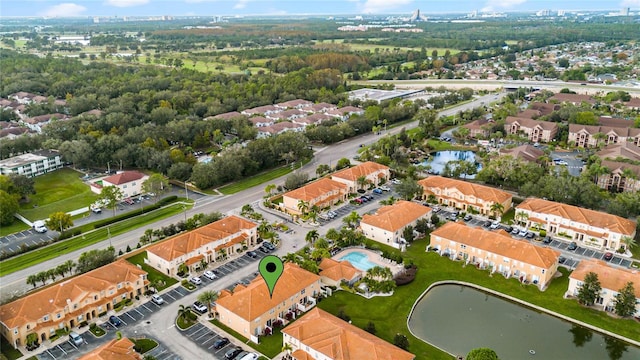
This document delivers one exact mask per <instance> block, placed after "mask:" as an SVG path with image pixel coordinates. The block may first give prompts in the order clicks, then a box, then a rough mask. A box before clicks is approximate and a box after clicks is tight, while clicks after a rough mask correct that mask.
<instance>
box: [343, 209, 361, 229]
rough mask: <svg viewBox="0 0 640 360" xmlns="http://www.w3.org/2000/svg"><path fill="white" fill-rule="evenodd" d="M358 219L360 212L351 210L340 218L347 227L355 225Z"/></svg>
mask: <svg viewBox="0 0 640 360" xmlns="http://www.w3.org/2000/svg"><path fill="white" fill-rule="evenodd" d="M360 219H361V217H360V214H358V213H357V212H356V211H352V212H351V213H350V214H349V215H347V216H345V217H343V218H342V222H343V223H344V224H345V225H347V227H355V226H356V225H357V224H358V222H359V221H360Z"/></svg>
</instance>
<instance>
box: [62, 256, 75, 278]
mask: <svg viewBox="0 0 640 360" xmlns="http://www.w3.org/2000/svg"><path fill="white" fill-rule="evenodd" d="M62 265H63V266H64V270H65V273H69V274H71V273H73V268H75V267H76V263H75V262H74V261H73V260H67V261H65V262H64V263H62ZM63 276H64V274H63Z"/></svg>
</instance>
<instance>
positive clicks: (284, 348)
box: [282, 343, 293, 357]
mask: <svg viewBox="0 0 640 360" xmlns="http://www.w3.org/2000/svg"><path fill="white" fill-rule="evenodd" d="M291 350H293V347H292V346H291V344H289V343H285V344H284V345H282V352H286V353H287V357H291Z"/></svg>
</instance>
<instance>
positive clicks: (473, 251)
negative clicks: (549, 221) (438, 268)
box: [429, 222, 560, 290]
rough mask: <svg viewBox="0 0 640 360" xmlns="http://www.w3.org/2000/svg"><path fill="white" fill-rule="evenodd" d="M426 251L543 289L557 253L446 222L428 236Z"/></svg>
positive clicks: (553, 269)
mask: <svg viewBox="0 0 640 360" xmlns="http://www.w3.org/2000/svg"><path fill="white" fill-rule="evenodd" d="M429 247H430V248H434V249H436V250H437V251H438V253H439V254H440V255H445V256H448V257H449V258H451V259H452V260H461V261H464V262H465V263H467V264H472V265H474V266H476V267H478V268H479V269H490V271H491V273H492V274H493V273H496V272H497V273H499V274H502V275H504V276H505V277H506V278H510V277H514V278H517V279H518V280H520V282H522V283H531V284H534V285H536V286H537V287H538V288H540V289H541V290H542V289H544V288H546V287H547V285H549V283H550V282H551V280H552V279H553V275H554V274H555V273H556V271H557V270H558V258H559V257H560V252H559V251H556V250H552V249H550V248H543V247H539V246H536V245H533V244H531V243H529V242H527V241H519V240H515V239H513V238H512V237H511V236H509V235H508V234H507V233H506V232H505V231H504V230H498V231H488V230H484V229H482V228H472V227H468V226H466V225H464V224H460V223H456V222H449V223H446V224H444V225H443V226H441V227H440V228H438V229H437V230H435V231H433V232H432V233H431V242H430V245H429Z"/></svg>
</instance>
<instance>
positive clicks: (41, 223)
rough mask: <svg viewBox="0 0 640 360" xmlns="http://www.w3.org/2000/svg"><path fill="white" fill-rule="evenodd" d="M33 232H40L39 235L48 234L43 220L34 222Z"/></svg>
mask: <svg viewBox="0 0 640 360" xmlns="http://www.w3.org/2000/svg"><path fill="white" fill-rule="evenodd" d="M33 230H35V231H37V232H39V233H46V232H47V230H48V229H47V227H46V226H45V225H44V221H43V220H37V221H34V222H33Z"/></svg>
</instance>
